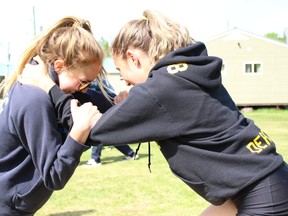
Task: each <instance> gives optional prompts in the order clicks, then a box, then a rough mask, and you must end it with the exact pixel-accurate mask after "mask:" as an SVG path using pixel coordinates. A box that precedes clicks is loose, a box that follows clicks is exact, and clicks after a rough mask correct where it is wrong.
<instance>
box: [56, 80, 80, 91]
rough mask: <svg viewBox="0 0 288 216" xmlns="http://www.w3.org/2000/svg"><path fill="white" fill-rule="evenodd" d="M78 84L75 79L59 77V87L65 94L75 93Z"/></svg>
mask: <svg viewBox="0 0 288 216" xmlns="http://www.w3.org/2000/svg"><path fill="white" fill-rule="evenodd" d="M78 85H79V83H78V82H77V80H75V79H69V78H68V77H61V76H59V87H60V89H62V90H63V91H64V92H65V93H73V92H75V91H77V89H78Z"/></svg>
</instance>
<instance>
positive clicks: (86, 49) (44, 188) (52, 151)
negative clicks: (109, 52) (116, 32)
mask: <svg viewBox="0 0 288 216" xmlns="http://www.w3.org/2000/svg"><path fill="white" fill-rule="evenodd" d="M103 57H104V54H103V51H102V49H101V47H100V46H99V44H98V43H97V41H96V40H95V38H94V36H93V35H92V32H91V26H90V24H89V22H88V21H86V20H83V19H80V18H77V17H73V16H70V17H65V18H63V19H61V20H59V21H58V22H57V23H55V24H54V25H53V26H52V27H50V28H49V29H47V30H46V31H44V32H43V33H42V34H40V35H39V36H38V37H37V38H36V39H35V40H34V42H33V43H32V44H31V45H30V46H29V47H28V48H27V49H26V51H25V52H24V53H23V55H22V58H21V59H20V63H19V65H18V67H17V68H16V70H15V72H14V73H13V74H12V75H11V77H9V78H8V79H6V80H5V81H4V82H3V83H2V86H3V88H5V95H4V101H3V103H2V105H1V107H0V137H1V141H0V149H1V151H0V173H1V175H0V187H1V194H2V195H1V196H0V215H3V216H8V215H9V216H10V215H15V216H16V215H22V216H23V215H34V214H35V212H37V210H39V209H40V208H41V207H42V206H43V205H44V204H45V203H46V201H47V200H48V199H49V197H50V196H51V194H52V193H53V191H54V190H60V189H62V188H63V187H64V186H65V185H66V183H67V182H68V180H69V179H70V177H71V176H72V174H73V173H74V171H75V169H76V167H77V166H78V164H79V161H80V157H81V155H82V153H83V152H84V151H86V150H87V149H88V148H89V147H88V146H86V145H85V143H86V140H87V137H88V135H89V133H90V130H91V128H92V127H93V126H94V125H95V123H96V121H97V120H98V118H100V116H101V113H100V112H99V111H98V109H97V107H95V106H92V104H91V103H85V104H83V105H82V106H79V105H78V103H77V100H71V102H70V106H71V113H72V120H73V125H72V121H71V122H70V123H71V127H62V126H61V129H62V130H63V128H66V130H67V132H66V131H65V139H64V140H63V139H62V138H63V137H62V131H60V130H59V128H60V127H58V126H57V124H58V125H59V122H60V120H59V118H58V116H57V113H56V112H55V108H54V106H57V104H53V102H52V101H51V99H50V97H49V96H48V95H47V94H46V92H44V91H43V90H42V89H40V88H37V87H33V86H30V85H25V84H22V83H20V82H18V79H20V80H21V79H22V80H23V79H24V80H25V79H32V80H34V81H36V82H37V84H38V85H40V86H41V88H43V89H49V88H50V87H51V86H53V85H57V86H59V88H60V89H62V90H63V91H64V92H65V93H69V94H70V93H73V92H76V91H82V92H85V91H86V89H87V87H88V86H89V84H90V83H91V82H92V81H94V80H95V79H99V81H100V82H101V80H102V77H103V76H105V71H104V69H103V68H102V66H101V65H102V61H103ZM29 62H30V63H33V64H39V65H38V66H39V68H40V69H41V70H42V71H44V74H45V76H47V77H50V78H49V80H48V81H45V80H41V79H39V74H40V72H41V71H40V70H35V71H33V74H32V75H31V76H30V77H24V78H23V77H22V78H21V76H22V72H23V69H25V68H26V69H27V67H29V64H28V63H29ZM69 112H70V109H69ZM66 126H67V125H66ZM67 133H68V136H67V137H66V135H67Z"/></svg>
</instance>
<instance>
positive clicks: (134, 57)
mask: <svg viewBox="0 0 288 216" xmlns="http://www.w3.org/2000/svg"><path fill="white" fill-rule="evenodd" d="M126 55H127V61H128V64H132V66H134V67H137V68H139V67H141V62H140V60H139V56H138V53H137V51H136V50H134V49H128V50H127V52H126Z"/></svg>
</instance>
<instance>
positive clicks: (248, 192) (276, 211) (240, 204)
mask: <svg viewBox="0 0 288 216" xmlns="http://www.w3.org/2000/svg"><path fill="white" fill-rule="evenodd" d="M232 201H233V202H234V203H235V205H236V207H237V209H238V214H237V216H256V215H261V216H271V215H273V216H288V166H287V164H283V165H282V166H280V167H279V168H278V169H277V170H276V171H274V172H273V173H272V174H270V175H269V176H267V177H266V178H264V179H263V180H261V181H259V182H257V183H256V184H254V185H252V186H250V187H248V188H247V189H245V190H244V191H242V192H240V193H239V194H238V195H237V197H236V198H234V199H232Z"/></svg>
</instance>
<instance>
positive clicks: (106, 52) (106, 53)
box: [98, 37, 111, 57]
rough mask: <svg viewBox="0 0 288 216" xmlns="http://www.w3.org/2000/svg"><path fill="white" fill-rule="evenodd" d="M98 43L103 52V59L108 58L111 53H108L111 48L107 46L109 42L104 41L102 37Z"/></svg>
mask: <svg viewBox="0 0 288 216" xmlns="http://www.w3.org/2000/svg"><path fill="white" fill-rule="evenodd" d="M98 43H99V44H100V46H101V47H102V49H103V50H104V53H105V57H110V56H111V52H110V50H111V47H110V45H109V42H108V41H107V40H105V39H104V38H103V37H101V38H100V40H99V41H98Z"/></svg>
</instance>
